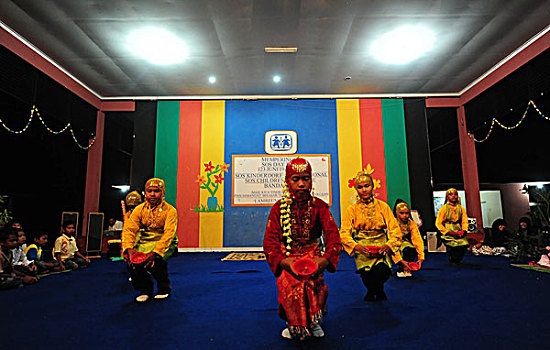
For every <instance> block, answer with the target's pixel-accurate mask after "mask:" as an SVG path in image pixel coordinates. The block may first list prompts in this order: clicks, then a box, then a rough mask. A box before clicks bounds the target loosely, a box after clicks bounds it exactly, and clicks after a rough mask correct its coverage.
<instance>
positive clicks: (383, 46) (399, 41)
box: [370, 25, 435, 64]
mask: <svg viewBox="0 0 550 350" xmlns="http://www.w3.org/2000/svg"><path fill="white" fill-rule="evenodd" d="M434 42H435V35H434V33H433V32H432V31H431V30H429V29H428V28H426V27H423V26H412V25H406V26H402V27H399V28H397V29H395V30H393V31H391V32H388V33H386V34H384V35H382V36H381V37H380V38H378V40H376V41H375V42H374V43H373V44H372V46H371V51H370V52H371V54H372V55H373V56H374V57H376V59H378V60H379V61H381V62H384V63H393V64H405V63H408V62H411V61H414V60H415V59H417V58H419V57H420V56H422V55H423V54H425V53H426V52H428V51H430V50H431V49H432V46H433V44H434Z"/></svg>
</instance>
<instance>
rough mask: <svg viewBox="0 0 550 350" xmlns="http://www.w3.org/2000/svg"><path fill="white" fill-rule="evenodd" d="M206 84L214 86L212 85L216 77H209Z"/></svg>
mask: <svg viewBox="0 0 550 350" xmlns="http://www.w3.org/2000/svg"><path fill="white" fill-rule="evenodd" d="M208 82H209V83H210V84H214V83H215V82H216V77H215V76H213V75H212V76H210V77H208Z"/></svg>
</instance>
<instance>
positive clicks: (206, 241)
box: [199, 101, 229, 248]
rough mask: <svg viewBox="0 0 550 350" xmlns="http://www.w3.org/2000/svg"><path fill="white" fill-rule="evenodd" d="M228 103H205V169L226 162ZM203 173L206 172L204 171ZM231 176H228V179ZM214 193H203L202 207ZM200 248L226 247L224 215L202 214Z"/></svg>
mask: <svg viewBox="0 0 550 350" xmlns="http://www.w3.org/2000/svg"><path fill="white" fill-rule="evenodd" d="M224 139H225V102H224V101H203V103H202V128H201V170H204V165H203V164H204V163H208V162H212V165H214V166H216V165H217V164H223V163H224V159H223V156H224V143H225V140H224ZM201 173H202V172H201ZM228 175H229V173H225V172H224V175H223V177H224V178H226V177H227V176H228ZM212 180H214V178H213V177H212ZM208 197H210V193H209V192H208V191H206V190H201V192H200V201H201V204H204V205H206V202H207V200H208ZM215 197H217V198H218V205H223V183H222V184H220V186H219V187H218V190H217V192H216V194H215ZM199 222H200V223H199V227H200V228H199V247H200V248H220V247H222V246H223V212H211V213H200V219H199Z"/></svg>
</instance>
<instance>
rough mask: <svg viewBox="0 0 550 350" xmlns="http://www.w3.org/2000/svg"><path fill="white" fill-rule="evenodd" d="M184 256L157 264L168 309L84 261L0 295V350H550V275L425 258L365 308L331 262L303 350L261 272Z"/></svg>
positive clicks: (343, 270) (479, 260)
mask: <svg viewBox="0 0 550 350" xmlns="http://www.w3.org/2000/svg"><path fill="white" fill-rule="evenodd" d="M225 255H226V254H225V253H186V254H180V255H179V256H177V257H175V258H172V259H171V260H170V261H169V270H170V275H171V280H172V285H173V289H174V290H173V293H172V295H171V296H170V298H168V299H166V300H162V301H156V300H153V301H151V302H148V303H145V304H137V303H135V302H134V301H133V299H134V297H135V296H136V295H137V294H136V293H135V292H134V291H133V289H132V287H131V285H130V282H128V277H127V275H126V272H125V265H124V263H123V262H111V261H109V260H107V259H101V260H93V261H92V264H91V266H90V267H89V268H88V269H86V270H78V271H74V272H70V273H63V274H57V275H52V276H48V277H46V278H43V279H42V280H41V281H40V283H38V284H36V285H33V286H27V287H24V288H21V289H17V290H9V291H2V292H0V297H1V298H2V301H1V303H0V305H2V313H3V315H2V323H1V324H2V327H1V328H2V331H1V332H0V334H1V336H0V343H1V344H2V345H3V346H2V348H13V349H37V348H41V349H44V348H48V349H53V348H57V349H59V348H62V347H68V348H81V349H90V348H98V347H101V348H108V349H146V348H148V349H151V348H153V349H168V348H171V349H178V348H181V349H183V348H185V349H204V348H206V349H221V348H228V349H239V348H244V349H255V348H271V349H286V348H316V349H317V348H326V349H543V348H547V346H548V344H550V326H549V324H550V323H549V321H548V319H549V316H550V297H549V295H550V293H549V292H550V274H546V273H543V272H536V271H528V270H523V269H518V268H514V267H510V266H509V261H508V260H506V259H505V258H501V257H484V256H479V257H478V256H473V255H467V256H466V257H465V259H464V264H463V266H461V267H452V266H450V265H449V264H448V263H447V257H446V255H445V254H443V253H431V254H428V255H427V260H426V263H425V264H424V266H423V269H422V270H421V271H419V272H417V273H416V277H415V278H414V279H398V278H396V277H392V278H391V279H390V280H389V281H388V283H387V284H386V293H387V295H388V298H389V300H388V301H386V302H381V303H366V302H364V301H363V296H364V294H365V290H364V287H363V286H362V284H361V281H360V278H359V276H358V275H356V274H355V273H354V271H355V267H354V262H353V260H352V259H351V258H350V257H349V256H347V255H344V254H342V256H341V260H340V264H339V266H338V271H337V272H336V273H335V274H326V280H327V284H328V288H329V294H330V296H329V301H328V307H329V313H328V315H327V316H326V318H325V320H324V323H323V328H324V330H325V332H326V336H325V338H323V339H319V340H317V339H316V340H310V341H307V342H306V343H303V344H298V343H296V342H293V341H289V340H285V339H283V338H281V336H280V333H281V330H282V329H283V328H284V326H285V325H284V322H283V321H281V320H280V319H279V318H278V316H277V296H276V287H275V278H274V277H273V275H272V274H271V272H270V270H269V268H268V266H267V264H266V262H265V261H242V262H241V261H220V259H221V258H222V257H224V256H225Z"/></svg>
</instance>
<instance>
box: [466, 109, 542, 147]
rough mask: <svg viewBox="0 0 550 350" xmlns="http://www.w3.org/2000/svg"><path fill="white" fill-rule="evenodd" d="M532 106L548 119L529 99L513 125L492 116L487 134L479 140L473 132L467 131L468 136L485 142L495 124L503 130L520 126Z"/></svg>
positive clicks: (475, 140)
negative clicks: (505, 123) (507, 124)
mask: <svg viewBox="0 0 550 350" xmlns="http://www.w3.org/2000/svg"><path fill="white" fill-rule="evenodd" d="M531 106H533V108H534V109H535V110H536V111H537V113H538V114H539V115H540V116H541V117H543V118H544V119H546V120H550V118H549V117H547V116H545V115H544V114H543V113H542V112H541V111H540V109H538V107H537V105H535V102H533V100H529V102H528V103H527V107H526V108H525V112H523V115H522V116H521V119H520V120H519V121H518V122H517V123H516V124H515V125H514V126H506V125H504V124H502V123H501V122H499V121H498V120H497V118H493V119H492V120H491V127H490V128H489V132H488V133H487V135H485V137H484V138H483V139H481V140H478V139H476V138H475V137H474V134H472V133H470V132H468V136H469V137H470V138H471V139H472V140H473V141H474V142H485V141H487V139H488V138H489V136H490V135H491V133H492V132H493V129H494V126H495V124H498V126H500V127H501V128H503V129H505V130H513V129H515V128H517V127H518V126H520V124H521V123H522V122H523V120H524V119H525V117H526V116H527V112H528V111H529V108H530V107H531Z"/></svg>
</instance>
